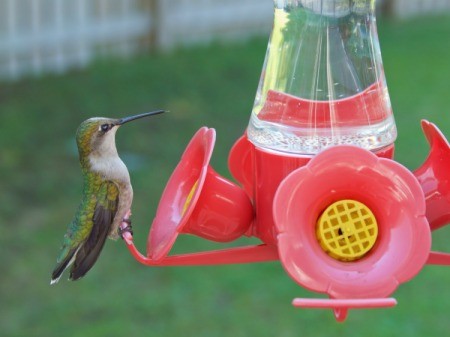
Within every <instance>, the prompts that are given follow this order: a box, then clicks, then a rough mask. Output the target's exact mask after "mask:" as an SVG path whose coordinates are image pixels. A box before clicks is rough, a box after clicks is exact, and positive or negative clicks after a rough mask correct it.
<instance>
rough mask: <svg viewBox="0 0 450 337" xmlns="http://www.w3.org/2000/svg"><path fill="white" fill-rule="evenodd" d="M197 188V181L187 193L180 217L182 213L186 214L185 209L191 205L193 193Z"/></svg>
mask: <svg viewBox="0 0 450 337" xmlns="http://www.w3.org/2000/svg"><path fill="white" fill-rule="evenodd" d="M197 186H198V180H197V181H196V182H195V184H194V185H193V186H192V188H191V190H190V192H189V194H188V196H187V198H186V201H185V202H184V205H183V210H182V211H181V216H182V217H183V216H184V213H186V211H187V209H188V208H189V206H190V204H191V201H192V198H193V197H194V193H195V191H196V190H197Z"/></svg>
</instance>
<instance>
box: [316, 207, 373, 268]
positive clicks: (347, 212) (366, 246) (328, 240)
mask: <svg viewBox="0 0 450 337" xmlns="http://www.w3.org/2000/svg"><path fill="white" fill-rule="evenodd" d="M316 235H317V239H318V240H319V243H320V245H321V247H322V249H323V250H324V251H325V252H326V253H327V254H328V255H330V256H331V257H333V258H335V259H336V260H339V261H355V260H358V259H360V258H362V257H363V256H365V255H366V254H367V253H368V252H369V251H370V250H371V249H372V247H373V246H374V245H375V242H376V240H377V236H378V225H377V220H376V218H375V216H374V215H373V213H372V211H371V210H370V209H369V208H368V207H367V206H366V205H364V204H362V203H360V202H358V201H354V200H340V201H337V202H335V203H333V204H332V205H330V206H329V207H328V208H327V209H326V210H325V211H324V212H323V214H322V215H321V216H320V218H319V220H318V221H317V228H316Z"/></svg>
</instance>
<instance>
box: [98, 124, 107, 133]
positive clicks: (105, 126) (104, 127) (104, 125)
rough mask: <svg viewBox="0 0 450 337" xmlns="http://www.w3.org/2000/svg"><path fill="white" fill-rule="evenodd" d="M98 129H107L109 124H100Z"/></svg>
mask: <svg viewBox="0 0 450 337" xmlns="http://www.w3.org/2000/svg"><path fill="white" fill-rule="evenodd" d="M100 129H101V130H102V131H103V132H106V131H108V130H109V124H102V126H101V127H100Z"/></svg>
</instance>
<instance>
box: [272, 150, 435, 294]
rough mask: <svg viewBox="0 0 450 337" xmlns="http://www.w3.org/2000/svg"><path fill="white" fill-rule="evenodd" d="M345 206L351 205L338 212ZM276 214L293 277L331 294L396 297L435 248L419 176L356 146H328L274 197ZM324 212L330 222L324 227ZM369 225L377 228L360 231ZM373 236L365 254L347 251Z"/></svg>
mask: <svg viewBox="0 0 450 337" xmlns="http://www.w3.org/2000/svg"><path fill="white" fill-rule="evenodd" d="M333 205H337V206H336V209H334V210H333V209H332V208H333V207H334V206H333ZM348 205H350V206H348ZM355 205H356V206H355ZM361 205H362V206H361ZM331 206H333V207H331ZM330 207H331V210H330ZM339 207H342V208H343V209H344V208H345V207H347V208H348V209H345V210H344V211H343V214H338V213H339ZM352 207H356V208H358V209H359V208H361V209H362V210H358V211H357V212H356V208H355V213H354V214H355V216H353V213H352V212H353V210H352ZM327 212H328V213H327ZM358 212H359V213H358ZM273 213H274V220H275V223H276V230H277V233H278V236H277V238H278V249H279V254H280V259H281V262H282V264H283V266H284V268H285V269H286V271H287V272H288V274H289V275H290V276H291V277H292V278H293V279H294V280H295V281H296V282H298V283H299V284H301V285H302V286H304V287H306V288H308V289H310V290H312V291H316V292H320V293H326V294H328V295H329V297H330V298H332V299H368V298H383V297H386V296H389V295H390V294H391V293H392V292H394V291H395V289H396V288H397V287H398V285H399V284H401V283H404V282H406V281H408V280H410V279H411V278H413V277H414V276H415V275H416V274H417V273H418V272H419V271H420V270H421V269H422V267H423V266H424V264H425V262H426V260H427V258H428V255H429V252H430V248H431V235H430V228H429V226H428V222H427V219H426V217H425V200H424V195H423V191H422V189H421V187H420V185H419V183H418V181H417V180H416V178H415V177H414V175H413V174H412V173H411V172H409V171H408V170H407V169H406V168H405V167H403V166H402V165H400V164H398V163H396V162H394V161H392V160H389V159H384V158H379V157H377V156H376V155H374V154H373V153H371V152H369V151H366V150H363V149H361V148H357V147H354V146H336V147H333V148H330V149H328V150H325V151H323V152H322V153H320V154H318V155H317V156H315V157H314V158H313V159H312V160H311V161H310V162H309V163H308V164H307V165H306V166H304V167H302V168H299V169H297V170H295V171H294V172H292V173H291V174H290V175H288V176H287V177H286V178H285V179H284V180H283V182H282V183H281V184H280V186H279V188H278V190H277V193H276V195H275V199H274V212H273ZM325 213H326V214H325ZM368 213H370V214H371V215H367V214H368ZM324 216H326V217H328V218H327V219H328V223H327V222H325V223H324V227H323V228H319V227H320V226H321V225H319V224H320V223H321V221H322V220H323V217H324ZM330 216H331V220H330V218H329V217H330ZM370 216H371V218H370V219H371V220H370V223H369V224H364V221H365V220H364V219H365V218H367V217H370ZM348 218H350V220H349V219H348ZM353 218H355V219H353ZM352 219H353V220H352ZM358 221H362V225H361V223H360V222H358ZM366 225H367V226H371V227H370V228H372V229H373V228H375V229H376V230H375V231H374V230H372V229H370V230H367V228H366V232H363V231H362V230H360V229H358V228H360V227H364V226H366ZM327 226H328V227H327ZM333 226H335V227H334V228H333ZM329 227H330V228H329ZM347 231H348V233H347ZM324 233H325V234H324ZM346 233H347V234H346ZM361 233H362V234H361ZM320 235H322V237H320ZM370 235H373V237H372V240H373V242H372V243H371V245H370V246H369V244H367V245H366V246H364V248H367V249H366V251H363V250H362V249H360V248H355V251H356V253H354V254H353V255H352V254H350V255H349V256H351V258H348V257H347V256H346V255H345V254H346V249H347V248H348V249H353V248H352V247H354V246H355V244H357V243H360V244H361V242H362V243H363V244H365V243H364V242H365V240H366V238H367V236H370ZM327 240H329V241H330V242H331V243H330V242H327ZM333 240H334V241H333ZM327 245H328V246H327ZM341 246H342V247H341ZM347 246H348V247H347ZM333 247H334V248H336V252H337V253H336V252H334V251H333V249H334V248H333ZM338 248H342V249H341V250H340V251H339V250H337V249H338ZM358 252H359V253H358ZM341 253H342V254H341ZM340 254H341V255H340Z"/></svg>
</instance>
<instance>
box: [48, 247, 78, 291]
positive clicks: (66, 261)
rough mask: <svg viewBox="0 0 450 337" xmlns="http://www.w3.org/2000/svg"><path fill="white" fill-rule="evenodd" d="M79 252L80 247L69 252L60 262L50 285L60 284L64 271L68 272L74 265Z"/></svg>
mask: <svg viewBox="0 0 450 337" xmlns="http://www.w3.org/2000/svg"><path fill="white" fill-rule="evenodd" d="M77 250H78V247H77V248H73V249H71V250H70V251H69V252H68V254H67V255H66V256H65V257H64V259H62V260H61V261H59V262H58V264H57V265H56V267H55V269H53V272H52V279H51V281H50V284H55V283H58V281H59V279H60V278H61V275H62V273H63V272H64V270H66V269H67V267H69V266H70V265H71V264H72V263H73V261H74V259H75V254H76V252H77Z"/></svg>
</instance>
